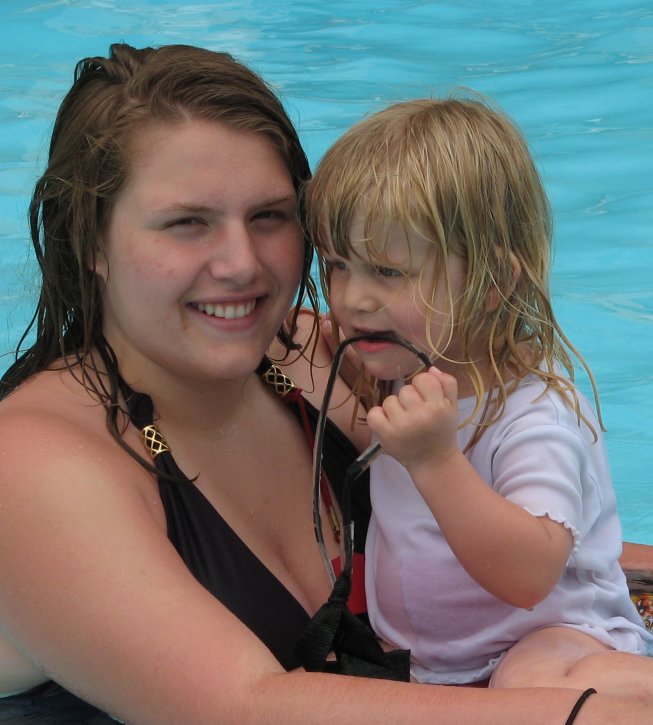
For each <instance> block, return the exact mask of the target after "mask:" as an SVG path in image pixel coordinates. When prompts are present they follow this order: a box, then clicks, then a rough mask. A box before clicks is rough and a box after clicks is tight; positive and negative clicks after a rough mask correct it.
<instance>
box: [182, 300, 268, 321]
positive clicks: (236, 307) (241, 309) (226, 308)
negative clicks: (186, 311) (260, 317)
mask: <svg viewBox="0 0 653 725" xmlns="http://www.w3.org/2000/svg"><path fill="white" fill-rule="evenodd" d="M193 307H195V309H196V310H199V311H200V312H203V313H204V314H205V315H210V316H212V317H219V318H221V319H223V320H240V319H242V318H243V317H247V316H248V315H251V314H252V312H253V311H254V308H255V307H256V299H253V300H247V301H246V302H233V303H224V304H219V303H218V304H214V303H211V302H197V303H194V304H193Z"/></svg>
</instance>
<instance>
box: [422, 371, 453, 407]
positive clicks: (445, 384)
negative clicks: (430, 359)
mask: <svg viewBox="0 0 653 725" xmlns="http://www.w3.org/2000/svg"><path fill="white" fill-rule="evenodd" d="M428 372H429V374H431V375H433V376H434V377H436V378H437V379H438V380H439V381H440V386H441V388H442V393H443V395H444V397H445V398H446V399H447V400H448V401H449V402H450V403H451V404H452V405H456V404H457V402H458V382H457V381H456V378H454V377H453V376H452V375H447V374H446V373H443V372H442V371H441V370H438V369H437V368H436V367H431V368H429V370H428Z"/></svg>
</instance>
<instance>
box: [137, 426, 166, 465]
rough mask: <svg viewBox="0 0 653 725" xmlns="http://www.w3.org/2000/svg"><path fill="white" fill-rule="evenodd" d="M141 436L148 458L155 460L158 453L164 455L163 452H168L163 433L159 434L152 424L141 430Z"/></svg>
mask: <svg viewBox="0 0 653 725" xmlns="http://www.w3.org/2000/svg"><path fill="white" fill-rule="evenodd" d="M141 436H142V438H143V443H145V447H146V448H147V452H148V453H149V454H150V456H152V458H156V457H157V456H158V455H159V453H164V452H165V451H169V450H170V448H169V447H168V444H167V443H166V439H165V438H164V437H163V433H161V431H160V430H159V429H158V428H157V426H155V425H154V423H152V424H151V425H146V426H145V428H142V429H141Z"/></svg>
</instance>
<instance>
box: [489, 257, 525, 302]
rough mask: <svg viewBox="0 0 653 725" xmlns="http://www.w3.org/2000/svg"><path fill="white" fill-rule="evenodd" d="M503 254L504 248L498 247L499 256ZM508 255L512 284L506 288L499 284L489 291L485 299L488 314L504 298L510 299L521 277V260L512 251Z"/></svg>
mask: <svg viewBox="0 0 653 725" xmlns="http://www.w3.org/2000/svg"><path fill="white" fill-rule="evenodd" d="M503 254H504V252H503V250H502V249H497V256H498V257H503ZM508 256H509V260H510V284H509V285H508V286H507V288H506V289H499V288H498V287H497V286H494V287H492V289H491V290H490V291H489V292H488V294H487V297H486V299H485V312H486V313H488V314H489V313H491V312H494V311H495V310H496V309H497V308H498V307H499V305H500V304H501V299H502V298H503V299H508V298H509V297H510V296H511V295H512V293H513V292H514V291H515V287H516V286H517V283H518V282H519V279H520V277H521V264H520V263H519V260H518V259H517V257H516V256H515V255H514V254H513V253H512V252H509V255H508Z"/></svg>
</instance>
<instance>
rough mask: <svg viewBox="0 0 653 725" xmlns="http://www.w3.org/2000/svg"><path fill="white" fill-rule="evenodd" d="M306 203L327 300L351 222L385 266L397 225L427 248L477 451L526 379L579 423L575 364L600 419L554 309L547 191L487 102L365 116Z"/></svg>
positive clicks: (516, 137)
mask: <svg viewBox="0 0 653 725" xmlns="http://www.w3.org/2000/svg"><path fill="white" fill-rule="evenodd" d="M306 203H307V213H308V227H309V233H310V234H311V236H312V238H313V241H314V243H315V244H316V246H317V249H318V252H319V253H320V257H321V263H322V266H321V274H322V282H323V286H324V292H325V296H326V298H327V301H328V299H329V279H328V270H327V269H326V266H325V263H324V258H323V254H324V253H327V254H335V255H337V256H340V257H343V258H345V259H348V258H350V256H351V255H352V250H351V243H350V242H351V240H350V236H349V235H350V230H351V226H352V222H353V220H354V218H355V217H356V218H357V219H360V218H361V217H362V221H363V242H362V243H363V245H364V248H365V250H366V252H367V254H368V255H369V256H370V258H371V259H374V260H375V261H378V263H379V264H383V263H384V262H387V261H389V260H387V255H386V254H385V245H386V242H387V239H388V234H389V232H390V229H391V227H392V226H393V225H396V224H400V225H401V226H402V227H403V229H404V230H405V232H406V234H407V235H409V234H417V235H420V236H421V237H424V238H426V239H428V240H430V242H431V244H432V255H431V261H432V264H433V268H432V271H433V272H437V274H434V276H433V279H440V280H441V282H440V283H441V284H444V285H445V292H446V293H447V295H448V298H449V310H450V313H451V317H452V321H453V325H454V328H455V329H454V328H452V330H454V331H453V332H452V334H455V336H456V341H457V346H458V348H459V349H460V351H461V354H460V358H461V359H459V360H452V362H454V363H460V364H461V365H462V366H463V368H464V371H465V373H466V374H467V375H468V376H469V378H470V381H471V383H472V385H473V388H474V390H475V393H476V398H477V406H476V409H475V411H474V412H473V414H472V416H471V417H475V416H476V415H477V414H478V412H479V410H480V409H481V407H483V413H482V415H481V417H480V420H481V423H480V425H479V427H478V429H477V431H476V435H475V436H474V437H473V439H472V444H473V442H475V441H476V440H478V437H479V436H480V435H481V434H482V432H483V430H484V429H485V428H486V427H487V426H489V425H490V424H491V423H493V422H494V421H496V420H497V418H498V417H499V416H500V415H501V413H502V411H503V408H504V405H505V402H506V398H507V396H508V394H509V393H510V391H511V389H512V388H513V387H514V386H515V385H516V383H517V382H518V380H519V379H520V378H522V377H523V376H525V375H526V374H528V373H532V374H533V375H535V376H537V377H538V378H540V379H542V380H543V381H544V383H545V384H546V386H547V389H553V390H555V391H557V392H559V393H560V394H561V395H562V396H563V398H564V399H565V400H566V401H567V402H568V404H569V405H571V406H572V407H573V409H574V410H575V411H576V414H577V416H578V418H579V421H580V420H581V419H583V416H582V415H581V413H580V406H579V401H578V395H577V393H576V391H575V388H574V385H573V381H574V364H573V360H574V358H575V359H576V360H577V361H578V362H579V363H580V364H581V365H582V367H583V368H585V370H586V371H587V374H588V376H589V379H590V382H591V384H592V387H593V390H594V395H595V400H596V405H597V410H598V411H599V416H600V409H599V405H598V396H597V393H596V386H595V384H594V379H593V377H592V374H591V371H590V370H589V368H588V366H587V364H586V363H585V362H584V360H583V359H582V357H581V356H580V355H579V354H578V352H577V351H576V350H575V348H574V347H573V345H572V344H571V343H570V341H569V340H568V339H567V337H566V336H565V335H564V333H563V332H562V330H561V328H560V325H559V324H558V322H557V320H556V318H555V315H554V313H553V309H552V306H551V300H550V295H549V273H550V264H551V236H552V223H551V213H550V208H549V203H548V199H547V196H546V193H545V191H544V188H543V186H542V182H541V181H540V178H539V175H538V173H537V170H536V168H535V164H534V163H533V160H532V158H531V155H530V153H529V151H528V148H527V146H526V143H525V141H524V139H523V137H522V135H521V134H520V132H519V131H518V130H517V128H516V127H515V126H514V125H513V124H512V123H511V122H510V121H509V120H508V119H507V118H506V116H505V115H503V114H502V113H500V112H499V111H498V110H496V109H494V108H493V107H491V106H490V104H489V103H488V102H487V101H485V100H483V99H481V98H479V97H478V96H470V95H466V96H465V97H457V96H455V97H450V98H447V99H440V100H436V99H421V100H414V101H408V102H404V103H398V104H395V105H393V106H390V107H389V108H387V109H385V110H383V111H381V112H379V113H376V114H374V115H371V116H369V117H368V118H366V119H364V120H363V121H361V122H360V123H358V124H356V125H355V126H353V127H352V128H351V129H350V130H349V131H348V132H346V133H345V134H344V135H343V136H342V137H341V138H340V139H339V140H338V141H336V143H335V144H334V145H333V146H332V147H331V148H330V149H329V151H328V152H327V153H326V154H325V156H324V157H323V159H322V160H321V162H320V164H319V166H318V169H317V171H316V173H315V175H314V177H313V179H312V181H311V182H310V184H309V185H308V187H307V189H306ZM358 215H361V216H358ZM407 243H408V238H407ZM452 254H453V255H458V256H459V257H460V258H461V259H462V260H463V261H464V263H465V267H466V282H465V289H464V291H463V293H462V297H461V299H458V300H454V299H453V298H452V291H451V284H450V281H449V279H448V275H447V264H446V261H447V259H448V258H449V255H452ZM514 261H516V265H515V264H514ZM516 268H518V269H519V270H520V271H519V272H518V273H515V270H516ZM424 271H427V270H424ZM428 271H431V270H428ZM430 293H431V298H430V300H428V299H427V300H425V302H426V303H427V309H429V310H430V311H429V314H427V319H426V321H425V323H426V329H427V339H429V338H428V334H429V330H430V323H431V319H432V315H433V313H434V312H435V310H434V308H433V306H432V304H430V303H432V302H433V300H434V298H435V290H431V291H430ZM454 303H455V307H456V316H455V319H454V318H453V310H454ZM336 323H337V321H336ZM479 336H480V338H479ZM479 339H481V340H483V345H484V353H483V357H484V358H487V359H486V360H484V362H485V364H486V365H487V363H489V371H490V372H489V375H490V382H489V385H487V384H486V380H487V374H486V376H485V380H484V376H483V375H482V374H481V369H480V367H479V364H478V363H479V361H478V360H477V359H476V360H475V359H474V355H475V352H474V351H478V348H479V344H478V340H479ZM444 343H445V347H446V344H447V343H448V340H445V341H444ZM431 344H432V346H433V350H432V352H433V353H437V352H438V351H437V350H436V345H438V344H439V345H440V350H442V349H443V347H442V340H438V341H431ZM447 359H448V358H447ZM560 368H562V369H563V370H564V371H565V373H566V375H564V374H562V375H561V374H560V373H559V372H558V371H559V370H560ZM488 387H489V390H488ZM490 392H492V393H494V394H492V395H489V394H488V395H487V398H485V395H486V393H490ZM484 399H485V401H486V402H485V403H483V400H484ZM585 422H586V423H587V424H588V425H590V424H589V423H588V421H585ZM590 427H591V425H590ZM592 430H593V429H592ZM593 432H594V434H596V431H594V430H593Z"/></svg>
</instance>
